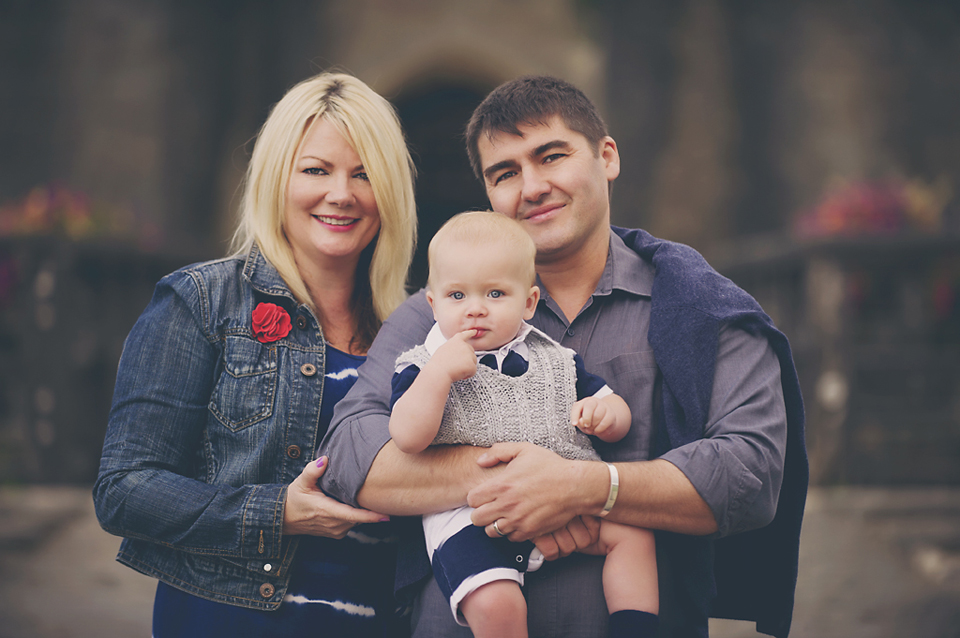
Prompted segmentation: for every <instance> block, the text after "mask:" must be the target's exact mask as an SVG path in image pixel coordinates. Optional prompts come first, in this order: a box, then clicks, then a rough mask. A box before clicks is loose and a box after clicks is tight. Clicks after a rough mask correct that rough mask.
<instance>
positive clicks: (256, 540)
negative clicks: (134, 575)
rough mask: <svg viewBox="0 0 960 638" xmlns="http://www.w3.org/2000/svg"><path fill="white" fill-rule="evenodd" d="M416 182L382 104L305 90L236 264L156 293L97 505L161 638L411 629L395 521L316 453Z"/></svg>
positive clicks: (342, 89)
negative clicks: (344, 489)
mask: <svg viewBox="0 0 960 638" xmlns="http://www.w3.org/2000/svg"><path fill="white" fill-rule="evenodd" d="M413 172H414V169H413V165H412V162H411V160H410V155H409V153H408V151H407V148H406V144H405V142H404V139H403V133H402V131H401V128H400V124H399V121H398V119H397V117H396V114H395V112H394V110H393V108H392V107H391V106H390V104H389V103H388V102H387V101H386V100H384V99H383V98H382V97H380V96H379V95H377V94H376V93H375V92H373V91H372V90H371V89H370V88H369V87H367V86H366V85H365V84H363V83H362V82H361V81H359V80H357V79H356V78H354V77H352V76H349V75H344V74H330V73H326V74H321V75H318V76H316V77H313V78H310V79H308V80H306V81H304V82H301V83H300V84H298V85H297V86H295V87H294V88H293V89H291V90H290V91H289V92H288V93H287V94H286V95H285V96H284V97H283V99H282V100H281V101H280V102H279V103H278V104H277V105H276V106H275V107H274V108H273V110H272V112H271V114H270V116H269V117H268V119H267V121H266V123H265V124H264V126H263V128H262V129H261V131H260V134H259V136H258V139H257V142H256V145H255V147H254V151H253V155H252V157H251V160H250V164H249V167H248V170H247V175H246V180H245V187H244V195H243V200H242V204H241V210H240V222H239V226H238V228H237V231H236V235H235V241H234V244H235V252H234V254H233V255H232V256H230V257H227V258H226V259H221V260H218V261H212V262H207V263H202V264H195V265H192V266H188V267H186V268H183V269H181V270H178V271H177V272H174V273H172V274H170V275H168V276H167V277H165V278H164V279H163V280H161V281H160V283H159V284H158V285H157V288H156V291H155V293H154V297H153V300H152V301H151V302H150V305H149V306H148V307H147V309H146V310H145V311H144V313H143V315H142V316H141V317H140V319H139V321H138V322H137V324H136V325H135V326H134V328H133V330H132V331H131V333H130V335H129V337H128V338H127V342H126V345H125V347H124V352H123V356H122V358H121V360H120V366H119V370H118V374H117V384H116V389H115V394H114V402H113V408H112V410H111V413H110V421H109V425H108V430H107V435H106V439H105V442H104V448H103V457H102V460H101V465H100V474H99V477H98V479H97V482H96V485H95V487H94V501H95V504H96V510H97V516H98V518H99V520H100V523H101V525H102V526H103V528H104V529H105V530H107V531H108V532H111V533H113V534H117V535H120V536H123V537H125V538H124V541H123V544H122V545H121V548H120V553H119V555H118V560H119V561H120V562H122V563H124V564H126V565H128V566H130V567H132V568H134V569H136V570H138V571H141V572H143V573H145V574H148V575H150V576H153V577H155V578H157V579H159V581H160V583H159V584H158V588H157V596H156V600H155V602H154V621H153V635H154V638H165V637H167V636H177V637H184V636H204V637H205V638H211V637H216V636H231V638H233V637H235V636H238V635H256V636H281V635H282V636H285V637H286V636H291V635H296V634H295V633H294V632H302V631H305V630H309V631H310V632H311V633H312V635H321V636H322V635H347V634H348V632H353V633H354V635H363V636H370V635H402V634H403V633H404V631H405V629H404V628H403V627H402V625H403V623H402V619H401V618H400V617H399V615H398V614H397V612H396V604H395V603H394V601H393V598H392V584H393V574H394V565H393V562H394V558H395V550H394V545H393V544H392V543H391V542H390V540H391V538H392V537H394V533H393V531H392V530H391V524H390V523H389V522H388V518H387V517H385V516H382V515H381V514H378V513H376V512H371V511H367V510H363V509H355V508H352V507H349V506H347V505H343V504H341V503H339V502H337V501H335V500H333V499H331V498H329V497H328V496H326V495H325V494H324V493H323V492H322V491H320V489H319V488H318V487H317V480H318V479H319V478H320V476H321V475H322V474H323V473H324V471H325V470H326V467H327V466H328V465H329V464H330V463H336V462H337V459H328V458H325V457H322V458H319V459H316V458H314V451H315V449H316V447H317V445H318V444H319V442H320V440H321V438H322V437H323V435H324V433H325V431H326V428H327V426H328V425H329V422H330V418H331V416H332V413H333V407H334V405H335V404H336V403H337V401H338V400H339V399H340V398H341V397H343V395H344V394H345V393H346V391H347V390H348V389H349V388H350V386H351V385H352V383H353V381H354V380H355V379H356V369H357V368H358V367H359V366H360V365H361V364H362V363H363V361H364V356H365V354H366V351H367V349H368V348H369V347H370V344H371V342H372V341H373V338H374V336H375V335H376V333H377V330H378V329H379V327H380V323H381V322H382V321H383V319H385V318H386V316H387V315H388V314H390V312H391V311H392V310H393V309H394V308H396V307H397V306H398V305H399V304H400V303H401V302H402V301H403V300H404V298H405V297H406V295H405V292H404V283H405V278H406V272H407V268H408V266H409V263H410V259H411V255H412V252H413V247H414V243H415V235H416V213H415V206H414V195H413ZM305 464H306V465H305Z"/></svg>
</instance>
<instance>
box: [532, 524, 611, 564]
mask: <svg viewBox="0 0 960 638" xmlns="http://www.w3.org/2000/svg"><path fill="white" fill-rule="evenodd" d="M599 540H600V519H599V518H597V517H596V516H577V517H574V518H573V519H571V520H570V522H569V523H567V525H566V527H561V528H560V529H558V530H557V531H555V532H553V533H552V534H544V535H543V536H538V537H536V538H534V539H533V543H534V545H536V546H537V549H539V550H540V553H541V554H543V557H544V558H545V559H547V560H556V559H558V558H563V557H565V556H569V555H570V554H572V553H573V552H575V551H578V550H583V549H586V548H587V547H591V546H593V545H594V544H595V543H596V542H597V541H599Z"/></svg>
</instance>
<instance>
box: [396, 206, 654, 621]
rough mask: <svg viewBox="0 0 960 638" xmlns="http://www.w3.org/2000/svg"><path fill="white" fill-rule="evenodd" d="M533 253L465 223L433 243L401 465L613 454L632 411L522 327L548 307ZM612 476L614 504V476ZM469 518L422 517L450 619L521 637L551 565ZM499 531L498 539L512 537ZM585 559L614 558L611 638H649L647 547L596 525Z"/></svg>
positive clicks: (521, 239)
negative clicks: (504, 444)
mask: <svg viewBox="0 0 960 638" xmlns="http://www.w3.org/2000/svg"><path fill="white" fill-rule="evenodd" d="M535 256H536V248H535V246H534V244H533V241H532V240H531V239H530V237H529V236H528V235H527V233H526V232H525V231H524V230H523V229H522V228H521V227H520V225H519V224H518V223H516V222H515V221H514V220H512V219H509V218H508V217H505V216H503V215H500V214H497V213H492V212H471V213H462V214H460V215H457V216H455V217H454V218H452V219H451V220H450V221H448V222H447V223H446V224H445V225H444V226H443V227H442V228H441V229H440V230H439V231H438V232H437V234H436V235H435V236H434V238H433V240H432V241H431V242H430V247H429V250H428V258H429V262H430V274H429V280H428V283H427V293H426V296H427V301H428V302H429V303H430V306H431V308H433V315H434V318H435V319H436V322H437V323H436V324H435V325H434V326H433V328H432V330H431V331H430V333H429V334H428V335H427V338H426V341H425V342H424V344H423V345H421V346H417V347H415V348H413V349H412V350H409V351H407V352H405V353H404V354H402V355H400V357H399V358H398V359H397V372H396V374H395V375H394V378H393V398H392V399H391V403H392V414H391V417H390V434H391V435H392V436H393V440H394V442H395V443H396V445H397V446H398V447H399V448H400V449H401V450H403V451H404V452H406V453H409V454H416V453H418V452H421V451H423V450H424V449H426V448H427V447H428V446H430V445H438V444H468V445H478V446H485V447H486V446H490V445H493V444H494V443H497V442H500V441H530V442H532V443H536V444H538V445H541V446H543V447H546V448H548V449H550V450H552V451H554V452H556V453H557V454H559V455H560V456H563V457H565V458H568V459H576V460H594V461H599V460H600V457H599V456H598V455H597V453H596V452H595V451H594V449H593V447H592V445H591V443H590V439H589V437H588V436H587V435H588V434H589V435H593V436H596V437H597V438H599V439H602V440H603V441H611V442H612V441H619V440H620V439H622V438H623V437H624V436H625V435H626V433H627V431H628V430H629V428H630V418H631V417H630V409H629V408H628V407H627V404H626V403H625V402H624V401H623V399H621V398H620V397H619V396H617V395H616V394H614V393H613V391H612V390H611V389H610V388H609V387H608V386H607V385H606V383H605V382H604V381H603V380H602V379H600V378H599V377H596V376H594V375H591V374H589V373H587V372H586V371H585V370H584V369H583V362H582V361H581V360H580V357H579V356H577V355H576V354H575V353H574V352H573V351H572V350H569V349H567V348H564V347H563V346H561V345H560V344H558V343H557V342H555V341H553V340H552V339H551V338H550V337H548V336H547V335H545V334H544V333H542V332H540V331H539V330H537V329H535V328H533V327H532V326H530V325H529V324H527V323H526V320H527V319H530V318H532V317H533V315H534V311H535V310H536V307H537V302H538V300H539V298H540V289H539V288H538V287H537V286H536V285H535V282H536V275H535V272H534V258H535ZM610 467H611V483H612V485H611V499H610V500H608V504H607V506H606V507H605V508H604V511H603V512H597V514H598V515H600V516H602V515H605V514H606V513H607V512H608V511H609V507H610V506H611V505H612V500H613V497H614V496H615V492H614V487H615V485H614V477H615V474H616V473H615V468H614V467H613V466H610ZM471 512H472V509H471V508H469V507H466V506H465V507H461V508H459V509H456V510H452V511H448V512H441V513H438V514H431V515H428V516H424V517H423V528H424V535H425V537H426V544H427V552H428V554H429V557H430V560H431V563H432V565H433V571H434V574H435V577H436V579H437V583H438V585H439V586H440V589H441V591H443V593H444V594H445V595H446V596H447V598H448V599H449V601H450V608H451V611H452V612H453V615H454V618H455V619H456V621H457V622H458V623H459V624H461V625H466V626H469V627H470V629H471V630H472V631H473V634H474V636H478V637H484V636H498V637H502V636H518V637H526V636H527V622H526V611H527V610H526V601H525V600H524V597H523V592H522V591H521V590H520V586H521V585H523V574H524V572H525V571H534V570H535V569H537V568H539V567H540V565H541V564H542V562H543V555H542V554H541V553H540V552H539V550H537V549H536V548H535V547H534V546H533V544H532V543H529V542H527V543H511V542H509V541H508V540H507V539H505V538H500V539H493V538H490V537H488V536H487V535H486V532H485V530H484V529H483V528H481V527H476V526H474V525H473V524H472V522H471V520H470V514H471ZM498 523H499V521H497V522H496V523H494V530H495V531H496V532H498V533H500V535H501V536H505V535H506V534H507V533H508V531H505V530H501V529H500V528H499V525H498ZM583 551H585V552H586V553H591V554H600V555H605V556H606V557H607V559H606V561H605V563H604V568H603V588H604V594H605V597H606V600H607V608H608V610H609V612H610V614H611V616H610V633H609V635H610V636H634V637H635V636H653V635H654V633H655V632H656V627H657V616H656V614H657V613H658V605H659V600H658V587H657V565H656V556H655V551H654V542H653V534H652V532H650V531H649V530H645V529H639V528H634V527H629V526H626V525H620V524H617V523H613V522H612V521H607V520H603V519H601V524H600V538H599V541H598V542H597V543H596V544H595V545H594V546H592V547H590V548H588V549H586V550H583Z"/></svg>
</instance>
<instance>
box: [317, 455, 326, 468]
mask: <svg viewBox="0 0 960 638" xmlns="http://www.w3.org/2000/svg"><path fill="white" fill-rule="evenodd" d="M326 462H327V457H325V456H321V457H320V458H319V459H317V467H323V464H324V463H326Z"/></svg>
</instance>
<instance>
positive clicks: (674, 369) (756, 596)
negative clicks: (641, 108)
mask: <svg viewBox="0 0 960 638" xmlns="http://www.w3.org/2000/svg"><path fill="white" fill-rule="evenodd" d="M613 230H614V232H616V233H617V234H618V235H619V236H620V237H622V238H623V240H624V242H625V243H626V244H627V246H629V247H630V248H632V249H633V250H634V251H636V252H637V253H638V254H639V255H640V256H641V257H642V258H643V259H645V260H646V261H648V262H650V263H651V264H652V265H653V267H654V269H655V271H656V274H655V277H654V282H653V290H652V293H651V307H650V328H649V333H648V336H647V339H648V341H649V343H650V346H651V348H652V349H653V352H654V356H655V357H656V360H657V365H658V366H659V368H660V371H661V374H662V375H663V380H662V403H661V404H660V405H659V406H658V407H659V410H658V412H659V417H660V418H659V419H658V423H657V424H656V426H657V434H656V448H657V449H656V453H657V454H662V453H663V452H665V451H666V450H668V449H673V448H676V447H679V446H681V445H685V444H687V443H690V442H692V441H695V440H698V439H701V438H703V431H704V426H705V424H706V421H707V414H708V411H709V408H710V398H711V393H712V388H713V376H714V369H715V366H716V357H717V345H718V338H719V333H720V328H721V326H725V325H729V326H733V327H736V328H739V329H742V330H745V331H747V332H748V333H750V334H753V335H760V336H763V337H765V338H766V339H767V340H768V341H769V343H770V345H771V347H772V348H773V350H774V352H775V353H776V356H777V358H778V359H779V362H780V374H781V383H782V385H783V397H784V403H785V406H786V415H787V448H786V459H785V464H784V475H783V484H782V486H781V488H780V498H779V500H778V503H777V511H776V515H775V517H774V519H773V521H772V522H771V523H770V524H769V525H767V526H766V527H763V528H760V529H757V530H753V531H750V532H745V533H741V534H735V535H731V536H728V537H725V538H719V539H714V538H709V537H695V536H683V535H680V534H667V533H660V534H658V535H657V540H658V543H660V542H662V543H664V544H665V545H666V547H665V549H666V551H668V552H669V553H670V555H671V565H672V567H673V569H674V583H675V586H676V587H679V588H681V589H682V593H681V598H683V599H686V601H687V603H688V604H692V605H693V606H694V609H691V611H694V613H697V615H702V616H712V617H718V618H733V619H739V620H752V621H755V622H756V623H757V631H760V632H762V633H766V634H770V635H773V636H777V638H785V637H786V636H787V634H788V633H789V631H790V622H791V618H792V615H793V600H794V592H795V589H796V582H797V561H798V554H799V547H800V526H801V522H802V520H803V509H804V505H805V501H806V494H807V483H808V480H809V469H808V465H807V453H806V445H805V442H804V434H803V427H804V413H803V399H802V397H801V394H800V383H799V380H798V378H797V372H796V368H795V367H794V363H793V356H792V354H791V352H790V344H789V343H788V341H787V338H786V336H784V335H783V333H781V332H780V331H779V330H777V328H776V327H775V326H774V325H773V322H772V321H771V320H770V318H769V317H768V316H767V315H766V314H765V313H764V312H763V310H762V309H761V308H760V305H759V304H758V303H757V302H756V301H755V300H754V299H753V297H751V296H750V295H749V294H747V293H746V292H745V291H743V290H742V289H741V288H739V287H738V286H737V285H736V284H734V283H733V282H731V281H730V280H729V279H727V278H726V277H723V276H722V275H720V274H719V273H717V272H716V271H715V270H714V269H713V268H712V267H711V266H710V265H709V264H707V262H706V260H704V259H703V257H701V256H700V254H699V253H698V252H696V251H695V250H694V249H692V248H690V247H688V246H684V245H682V244H677V243H674V242H669V241H665V240H661V239H657V238H656V237H654V236H652V235H650V234H649V233H647V232H645V231H642V230H627V229H623V228H616V227H614V229H613ZM678 335H679V336H682V338H677V336H678ZM678 593H680V592H678Z"/></svg>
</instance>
